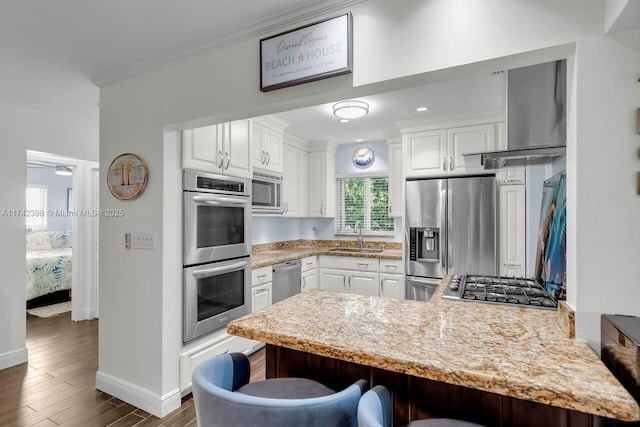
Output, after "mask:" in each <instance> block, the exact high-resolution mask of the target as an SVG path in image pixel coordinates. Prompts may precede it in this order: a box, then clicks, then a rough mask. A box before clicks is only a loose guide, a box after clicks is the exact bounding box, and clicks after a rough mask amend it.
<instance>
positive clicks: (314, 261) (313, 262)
mask: <svg viewBox="0 0 640 427" xmlns="http://www.w3.org/2000/svg"><path fill="white" fill-rule="evenodd" d="M316 267H318V257H317V256H308V257H306V258H302V271H309V270H313V269H314V268H316Z"/></svg>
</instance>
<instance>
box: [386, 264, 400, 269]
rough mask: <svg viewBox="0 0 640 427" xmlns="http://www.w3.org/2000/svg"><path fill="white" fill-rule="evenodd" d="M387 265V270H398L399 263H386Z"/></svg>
mask: <svg viewBox="0 0 640 427" xmlns="http://www.w3.org/2000/svg"><path fill="white" fill-rule="evenodd" d="M385 267H386V268H387V270H397V269H398V266H397V265H388V264H387V265H385Z"/></svg>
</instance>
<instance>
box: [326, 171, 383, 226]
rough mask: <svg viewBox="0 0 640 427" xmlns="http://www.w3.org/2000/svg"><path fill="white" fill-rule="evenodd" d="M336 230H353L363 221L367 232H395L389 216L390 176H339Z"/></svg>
mask: <svg viewBox="0 0 640 427" xmlns="http://www.w3.org/2000/svg"><path fill="white" fill-rule="evenodd" d="M337 189H338V192H337V193H338V194H337V198H338V200H337V212H336V233H349V232H351V233H352V232H354V230H355V224H356V221H361V223H362V230H363V231H365V232H367V233H372V234H375V233H379V234H387V233H388V232H393V218H389V178H387V177H386V176H385V177H372V176H369V177H358V178H338V179H337Z"/></svg>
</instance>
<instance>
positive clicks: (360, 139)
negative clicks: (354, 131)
mask: <svg viewBox="0 0 640 427" xmlns="http://www.w3.org/2000/svg"><path fill="white" fill-rule="evenodd" d="M362 141H364V139H362V138H356V142H362Z"/></svg>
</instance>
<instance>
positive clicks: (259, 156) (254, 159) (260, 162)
mask: <svg viewBox="0 0 640 427" xmlns="http://www.w3.org/2000/svg"><path fill="white" fill-rule="evenodd" d="M266 132H267V128H266V127H264V126H262V125H261V124H259V123H255V122H254V123H253V125H252V129H251V153H250V155H251V165H252V166H253V167H254V168H260V169H264V167H265V166H264V164H265V163H266V161H267V155H266V153H265V151H264V148H263V147H262V141H263V140H264V139H265V138H266V136H265V133H266Z"/></svg>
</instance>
